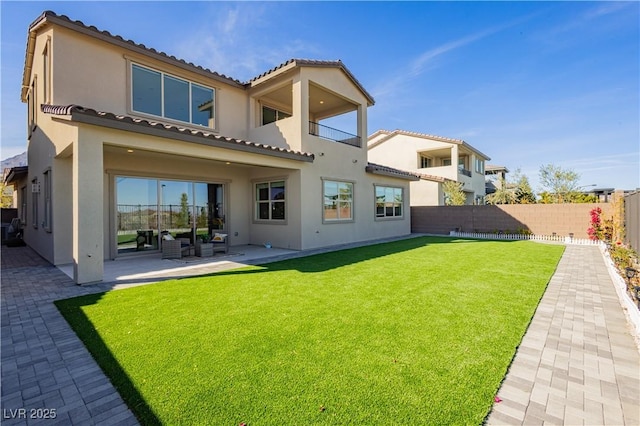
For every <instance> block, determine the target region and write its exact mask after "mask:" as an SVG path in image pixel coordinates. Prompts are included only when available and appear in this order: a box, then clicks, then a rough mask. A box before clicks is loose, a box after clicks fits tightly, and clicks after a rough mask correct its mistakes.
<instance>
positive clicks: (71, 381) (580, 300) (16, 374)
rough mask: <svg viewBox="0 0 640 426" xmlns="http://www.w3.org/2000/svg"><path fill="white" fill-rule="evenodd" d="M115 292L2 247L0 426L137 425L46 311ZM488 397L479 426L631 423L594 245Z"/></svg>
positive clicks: (570, 265)
mask: <svg viewBox="0 0 640 426" xmlns="http://www.w3.org/2000/svg"><path fill="white" fill-rule="evenodd" d="M302 254H303V253H298V254H296V256H300V255H302ZM229 264H230V265H231V266H233V265H232V262H229ZM116 286H119V285H118V284H117V283H104V284H97V285H92V286H85V287H81V286H77V285H75V284H74V283H73V281H72V280H71V279H70V278H69V277H68V276H67V275H65V274H64V273H63V272H61V271H60V270H59V269H58V268H56V267H54V266H52V265H50V264H49V263H48V262H46V261H45V260H43V259H42V258H40V257H39V256H38V255H37V254H36V253H34V252H33V251H32V250H31V249H30V248H28V247H15V248H4V247H3V248H2V289H1V295H2V300H1V324H2V330H1V331H2V355H1V362H2V391H1V393H2V410H3V417H2V424H3V425H4V424H6V425H18V424H19V425H25V424H29V425H31V424H46V425H54V424H61V425H67V424H73V425H75V424H82V425H91V424H96V425H115V424H118V425H132V424H137V421H136V419H135V417H134V416H133V414H132V413H131V411H130V410H129V409H128V408H127V406H126V405H125V404H124V402H123V401H122V399H121V398H120V396H119V395H118V393H117V392H116V390H115V388H114V387H113V386H112V385H111V383H110V382H109V380H108V379H107V378H106V376H105V375H104V374H103V373H102V371H101V370H100V368H99V367H98V366H97V364H96V363H95V362H94V361H93V358H92V357H91V355H90V354H89V353H88V351H87V350H86V349H85V347H84V345H83V344H82V342H81V341H80V340H79V339H78V338H77V337H76V335H75V333H73V331H72V330H71V328H70V327H69V326H68V325H67V323H66V321H65V320H64V319H63V318H62V316H61V315H60V314H59V313H58V311H57V309H56V308H55V306H54V305H53V303H52V302H53V301H54V300H58V299H64V298H68V297H73V296H77V295H81V294H89V293H95V292H101V291H106V290H110V289H112V288H115V287H116ZM498 395H499V397H500V398H501V399H502V401H501V402H499V403H496V404H495V405H494V408H493V410H492V413H491V414H490V415H489V417H488V418H487V423H488V424H492V425H495V424H593V425H600V424H607V425H608V424H611V425H621V424H628V425H638V424H640V408H639V407H640V401H639V395H640V354H639V352H638V348H637V346H636V345H635V342H634V340H633V337H632V336H631V334H630V333H629V330H628V327H627V323H626V320H625V317H624V315H623V312H622V308H621V306H620V303H619V302H618V299H617V296H616V293H615V289H614V288H613V283H612V282H611V279H610V277H609V275H608V272H607V270H606V267H605V265H604V262H603V260H602V257H601V255H600V252H599V251H598V249H597V248H596V247H578V246H568V247H567V250H566V251H565V254H564V256H563V258H562V260H561V262H560V264H559V266H558V269H557V271H556V274H555V275H554V277H553V278H552V280H551V282H550V283H549V287H548V289H547V291H546V293H545V295H544V297H543V299H542V301H541V304H540V306H539V307H538V310H537V311H536V315H535V317H534V319H533V320H532V323H531V325H530V327H529V330H528V331H527V333H526V335H525V337H524V339H523V341H522V344H521V345H520V347H519V349H518V352H517V354H516V356H515V358H514V361H513V364H512V365H511V368H510V370H509V373H508V374H507V376H506V378H505V381H504V382H503V385H502V387H501V389H500V391H499V393H498ZM37 409H55V418H54V419H36V418H30V417H31V415H35V416H42V415H43V414H46V413H47V411H38V410H37ZM49 413H50V414H51V412H49Z"/></svg>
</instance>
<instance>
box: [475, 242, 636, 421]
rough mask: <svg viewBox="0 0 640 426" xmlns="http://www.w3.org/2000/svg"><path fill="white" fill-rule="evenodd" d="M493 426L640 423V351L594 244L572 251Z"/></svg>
mask: <svg viewBox="0 0 640 426" xmlns="http://www.w3.org/2000/svg"><path fill="white" fill-rule="evenodd" d="M498 396H499V398H501V399H502V401H501V402H499V403H495V404H494V407H493V410H492V412H491V414H490V415H489V417H488V419H487V424H489V425H502V424H509V425H520V424H526V425H541V424H545V425H546V424H554V425H562V424H564V425H640V353H639V351H638V347H637V346H636V344H635V341H634V339H633V337H632V335H631V333H630V331H629V327H628V324H627V321H626V318H625V316H624V313H623V310H622V307H621V305H620V302H619V300H618V296H617V294H616V290H615V288H614V286H613V282H612V281H611V278H610V276H609V273H608V270H607V267H606V266H605V263H604V261H603V259H602V255H601V254H600V250H599V249H598V248H597V247H594V246H590V247H589V246H567V248H566V250H565V253H564V255H563V257H562V260H561V261H560V264H559V265H558V269H557V270H556V273H555V274H554V276H553V278H552V279H551V281H550V282H549V285H548V287H547V290H546V292H545V294H544V296H543V298H542V301H541V303H540V305H539V306H538V309H537V311H536V314H535V315H534V318H533V320H532V322H531V324H530V326H529V329H528V331H527V333H526V334H525V336H524V338H523V340H522V343H521V345H520V347H519V348H518V352H517V354H516V356H515V358H514V360H513V363H512V365H511V367H510V369H509V372H508V374H507V376H506V378H505V380H504V382H503V384H502V387H501V388H500V390H499V392H498Z"/></svg>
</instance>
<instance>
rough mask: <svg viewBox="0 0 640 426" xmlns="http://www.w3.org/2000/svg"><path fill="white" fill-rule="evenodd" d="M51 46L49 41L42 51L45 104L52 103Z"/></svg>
mask: <svg viewBox="0 0 640 426" xmlns="http://www.w3.org/2000/svg"><path fill="white" fill-rule="evenodd" d="M50 44H51V41H50V40H47V44H46V45H45V46H44V50H43V51H42V89H43V93H44V97H43V102H44V103H49V102H51V84H50V80H51V60H50V55H49V51H50V50H51V49H50V48H49V46H50Z"/></svg>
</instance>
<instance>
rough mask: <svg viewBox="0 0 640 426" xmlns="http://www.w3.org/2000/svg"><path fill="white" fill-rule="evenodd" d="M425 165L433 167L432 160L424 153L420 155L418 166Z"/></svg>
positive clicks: (423, 167)
mask: <svg viewBox="0 0 640 426" xmlns="http://www.w3.org/2000/svg"><path fill="white" fill-rule="evenodd" d="M427 167H433V160H432V159H431V158H429V157H426V156H424V155H420V164H419V168H421V169H426V168H427Z"/></svg>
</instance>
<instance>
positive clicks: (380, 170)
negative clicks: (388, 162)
mask: <svg viewBox="0 0 640 426" xmlns="http://www.w3.org/2000/svg"><path fill="white" fill-rule="evenodd" d="M365 170H366V171H367V172H369V173H374V174H379V175H385V176H392V177H397V178H402V179H407V180H420V176H419V175H417V174H416V173H412V172H407V171H404V170H399V169H394V168H393V167H388V166H383V165H381V164H375V163H367V166H366V167H365Z"/></svg>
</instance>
